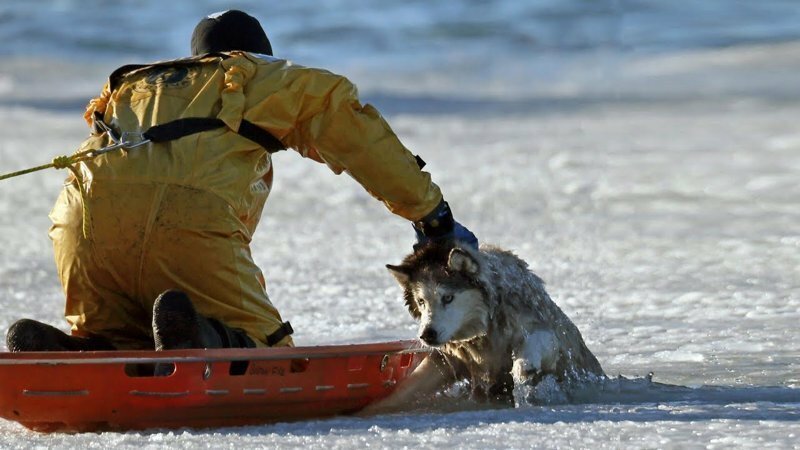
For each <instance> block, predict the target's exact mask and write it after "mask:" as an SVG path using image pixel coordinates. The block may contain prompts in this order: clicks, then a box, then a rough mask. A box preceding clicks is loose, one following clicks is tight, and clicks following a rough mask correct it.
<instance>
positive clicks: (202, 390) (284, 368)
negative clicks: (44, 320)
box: [0, 341, 427, 431]
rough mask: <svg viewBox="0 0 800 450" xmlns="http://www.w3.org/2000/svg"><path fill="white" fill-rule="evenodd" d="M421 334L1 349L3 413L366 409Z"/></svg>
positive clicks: (137, 422) (110, 424) (192, 419)
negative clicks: (225, 344) (285, 344)
mask: <svg viewBox="0 0 800 450" xmlns="http://www.w3.org/2000/svg"><path fill="white" fill-rule="evenodd" d="M426 355H427V350H425V349H421V348H419V344H418V342H417V341H398V342H386V343H376V344H360V345H334V346H320V347H294V348H274V349H219V350H170V351H163V352H154V351H116V352H108V351H104V352H49V353H33V352H31V353H0V417H2V418H4V419H8V420H13V421H17V422H19V423H21V424H22V425H24V426H26V427H28V428H31V429H34V430H37V431H97V430H108V429H116V430H127V429H143V428H177V427H209V426H230V425H249V424H258V423H267V422H276V421H289V420H297V419H308V418H319V417H325V416H332V415H336V414H347V413H352V412H355V411H358V410H359V409H361V408H363V407H364V406H366V405H367V404H369V403H371V402H373V401H375V400H378V399H381V398H383V397H385V396H387V395H388V394H389V393H391V392H392V391H393V390H394V388H395V386H396V385H397V384H398V383H400V382H402V381H403V379H405V378H406V377H407V376H408V375H409V374H410V373H411V371H412V370H413V369H414V368H415V367H416V366H417V365H418V364H419V363H420V362H421V361H422V359H423V358H424V357H425V356H426Z"/></svg>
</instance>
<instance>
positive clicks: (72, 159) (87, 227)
mask: <svg viewBox="0 0 800 450" xmlns="http://www.w3.org/2000/svg"><path fill="white" fill-rule="evenodd" d="M92 152H94V150H84V151H82V152H76V153H74V154H72V155H71V156H56V157H55V158H53V162H51V163H50V164H43V165H41V166H36V167H31V168H30V169H24V170H18V171H16V172H11V173H7V174H5V175H0V181H3V180H7V179H9V178H14V177H18V176H21V175H27V174H29V173H33V172H38V171H40V170H44V169H49V168H51V167H52V168H54V169H69V171H70V172H72V174H73V175H74V176H75V179H76V180H77V182H78V190H79V191H80V193H81V203H83V237H84V238H88V237H89V232H90V231H91V223H90V222H91V215H90V214H89V202H88V201H87V199H88V194H87V192H86V188H85V187H84V186H83V177H82V176H81V173H80V171H78V168H77V167H76V166H75V165H76V164H78V163H79V162H81V161H86V160H88V159H92V158H94V155H92Z"/></svg>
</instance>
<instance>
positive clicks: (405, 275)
mask: <svg viewBox="0 0 800 450" xmlns="http://www.w3.org/2000/svg"><path fill="white" fill-rule="evenodd" d="M386 268H387V269H389V272H390V273H391V274H392V275H393V276H394V279H395V280H397V282H398V283H399V284H400V286H403V287H405V286H406V285H407V284H408V281H409V280H410V279H411V270H409V268H408V267H405V266H393V265H391V264H387V265H386Z"/></svg>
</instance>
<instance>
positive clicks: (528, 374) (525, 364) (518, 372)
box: [511, 358, 544, 386]
mask: <svg viewBox="0 0 800 450" xmlns="http://www.w3.org/2000/svg"><path fill="white" fill-rule="evenodd" d="M511 377H512V378H513V379H514V385H515V386H520V385H530V386H535V385H536V384H537V383H539V382H540V381H541V380H542V378H543V377H544V371H543V370H542V369H541V367H540V365H539V364H537V363H535V362H533V361H531V360H529V359H527V358H516V359H515V360H514V366H513V367H512V368H511Z"/></svg>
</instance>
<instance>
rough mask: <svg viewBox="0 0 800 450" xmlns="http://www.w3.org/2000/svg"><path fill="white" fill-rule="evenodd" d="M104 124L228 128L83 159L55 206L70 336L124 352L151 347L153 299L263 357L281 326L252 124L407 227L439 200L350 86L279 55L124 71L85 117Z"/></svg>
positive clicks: (96, 138)
mask: <svg viewBox="0 0 800 450" xmlns="http://www.w3.org/2000/svg"><path fill="white" fill-rule="evenodd" d="M187 61H188V63H187ZM95 114H97V116H99V117H102V119H103V121H104V122H105V123H107V124H109V125H110V126H111V127H112V128H113V129H115V130H117V131H118V132H120V133H122V132H142V131H146V130H147V129H148V128H150V127H152V126H154V125H159V124H164V123H166V122H170V121H173V120H175V119H180V118H187V117H205V118H213V117H216V118H219V119H221V120H222V121H224V123H225V125H226V127H222V128H219V129H216V130H211V131H205V132H202V133H197V134H192V135H189V136H186V137H182V138H180V139H176V140H172V141H169V142H164V143H159V144H154V143H150V144H146V145H143V146H140V147H137V148H134V149H130V150H114V151H112V152H109V153H106V154H103V155H101V156H98V157H97V158H95V159H93V160H90V161H86V162H83V163H81V165H80V173H81V175H82V176H81V177H80V178H81V179H80V180H77V179H75V178H74V177H71V178H70V179H69V180H68V182H67V184H66V186H65V188H64V190H63V192H62V193H61V195H60V197H59V199H58V201H57V202H56V205H55V207H54V208H53V211H52V213H51V216H50V217H51V219H52V222H53V226H52V228H51V231H50V237H51V239H52V240H53V244H54V249H55V259H56V265H57V268H58V272H59V276H60V278H61V282H62V285H63V287H64V291H65V294H66V312H65V314H66V318H67V321H68V322H69V323H70V324H71V325H72V333H73V334H74V335H81V336H87V335H93V334H94V335H100V336H102V337H105V338H107V339H109V340H111V341H112V343H114V344H115V345H116V346H117V347H118V348H121V349H126V348H134V349H135V348H146V349H150V348H152V345H153V340H152V331H151V314H152V307H153V301H154V300H155V298H156V297H157V296H158V295H159V294H160V293H161V292H163V291H165V290H167V289H180V290H183V291H185V292H186V293H187V294H188V295H189V297H190V298H191V299H192V300H193V302H194V304H195V306H196V308H197V310H198V312H199V313H200V314H203V315H205V316H207V317H211V318H215V319H217V320H220V321H222V322H223V323H224V324H226V325H228V326H229V327H232V328H241V329H243V330H244V331H246V332H247V334H248V335H249V336H250V337H251V338H252V339H253V340H254V341H256V343H257V345H259V346H264V345H266V336H268V335H270V334H271V333H272V332H274V331H275V330H276V329H278V327H279V326H280V325H281V318H280V315H279V313H278V311H277V310H276V309H275V307H274V306H273V305H272V303H271V302H270V300H269V298H268V296H267V293H266V290H265V283H264V278H263V275H262V273H261V270H260V269H259V268H258V267H257V266H256V264H255V262H254V261H253V258H252V256H251V253H250V247H249V244H250V241H251V239H252V236H253V233H254V232H255V230H256V226H257V225H258V222H259V219H260V216H261V211H262V209H263V206H264V202H265V201H266V199H267V195H268V194H269V191H270V188H271V184H272V164H271V158H270V155H269V154H268V153H267V152H266V151H265V150H264V149H263V148H261V147H260V146H259V145H258V144H256V143H254V142H253V141H251V140H248V139H246V138H244V137H242V136H241V135H239V134H237V133H236V131H237V130H239V125H240V123H241V122H242V120H246V121H249V122H252V123H253V124H255V125H256V126H258V127H259V128H261V129H263V130H266V131H267V132H269V133H270V134H272V135H273V136H274V137H276V138H277V139H279V140H280V142H281V143H282V144H283V145H284V146H285V147H286V148H293V149H295V150H297V151H298V152H299V153H300V154H302V155H303V156H305V157H308V158H311V159H313V160H315V161H318V162H322V163H325V164H327V165H328V167H330V168H331V170H333V171H334V172H335V173H337V174H338V173H341V172H344V171H346V172H347V173H349V174H350V175H351V176H352V177H353V178H354V179H355V180H356V181H358V182H359V183H360V184H361V185H362V186H363V187H364V188H365V189H367V191H368V192H370V193H371V194H372V195H373V196H374V197H376V198H378V199H379V200H381V201H382V202H384V203H385V205H386V206H387V207H388V208H389V210H390V211H392V212H393V213H395V214H397V215H399V216H402V217H404V218H406V219H408V220H412V221H415V220H418V219H420V218H422V217H423V216H425V215H426V214H427V213H429V212H430V211H432V210H433V209H434V208H435V207H436V206H437V204H438V203H439V202H440V201H441V198H442V196H441V193H440V191H439V188H438V187H437V186H436V185H435V184H434V183H433V182H432V181H431V179H430V176H429V175H428V174H427V173H425V172H422V171H421V169H420V168H419V166H418V164H417V161H416V159H415V157H414V156H413V155H412V154H411V153H410V152H409V151H408V150H407V149H406V148H405V147H404V146H403V145H402V144H401V143H400V141H399V140H398V138H397V136H396V135H395V134H394V133H393V132H392V130H391V129H390V128H389V126H388V124H387V123H386V122H385V121H384V120H383V118H382V117H381V116H380V114H379V113H378V111H377V110H375V109H374V108H373V107H372V106H370V105H361V103H359V100H358V97H357V92H356V88H355V86H354V85H353V84H352V83H350V82H349V81H348V80H347V79H346V78H344V77H341V76H338V75H335V74H332V73H330V72H327V71H324V70H319V69H311V68H306V67H301V66H297V65H292V64H291V63H290V62H288V61H284V60H280V59H275V58H272V57H267V56H261V55H254V54H248V53H242V52H231V53H226V54H221V55H209V56H202V57H196V58H192V59H190V60H182V61H181V63H180V64H175V65H170V64H163V63H162V64H159V65H154V66H150V67H144V68H139V69H137V70H131V71H129V72H127V73H115V75H114V76H112V79H111V80H110V85H107V86H106V88H105V89H104V90H103V93H102V95H101V96H100V97H99V98H96V99H94V100H92V101H91V102H90V104H89V106H88V108H87V113H86V118H87V121H89V122H90V124H92V117H94V116H95ZM108 144H110V140H109V137H108V134H107V133H99V132H94V133H93V135H92V136H90V137H89V138H88V139H87V140H86V141H85V142H84V143H83V146H82V148H81V149H82V150H86V149H100V148H102V147H104V146H106V145H108ZM79 182H80V183H83V186H84V188H85V190H86V194H85V196H83V197H82V196H81V194H80V192H79V190H78V187H77V186H78V183H79ZM84 208H85V209H84ZM84 214H87V216H88V217H89V218H90V220H88V221H87V223H88V224H89V225H90V226H89V227H88V230H87V233H86V236H84V233H83V232H82V225H83V215H84ZM277 345H292V341H291V338H289V337H286V338H284V339H283V340H281V341H280V342H279V343H277Z"/></svg>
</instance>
